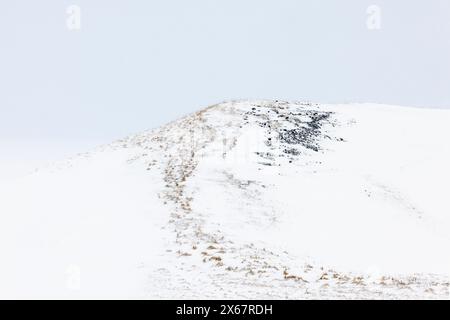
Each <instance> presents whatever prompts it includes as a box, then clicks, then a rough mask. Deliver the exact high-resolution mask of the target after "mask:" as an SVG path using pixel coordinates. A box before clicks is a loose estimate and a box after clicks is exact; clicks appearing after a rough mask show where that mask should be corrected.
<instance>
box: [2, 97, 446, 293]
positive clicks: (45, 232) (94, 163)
mask: <svg viewBox="0 0 450 320" xmlns="http://www.w3.org/2000/svg"><path fill="white" fill-rule="evenodd" d="M448 123H450V112H449V111H446V110H424V109H414V108H404V107H393V106H382V105H368V104H366V105H361V104H354V105H316V104H311V103H303V102H293V103H289V102H282V101H252V102H248V101H236V102H229V103H222V104H219V105H215V106H212V107H209V108H206V109H204V110H202V111H200V112H197V113H195V114H192V115H189V116H187V117H185V118H182V119H180V120H178V121H175V122H172V123H170V124H168V125H166V126H164V127H162V128H160V129H157V130H153V131H149V132H144V133H142V134H138V135H135V136H132V137H129V138H126V139H123V140H121V141H117V142H115V143H113V144H111V145H109V146H105V147H102V148H99V149H98V150H96V151H94V152H92V153H88V154H83V155H79V156H77V157H74V158H73V159H70V160H68V161H66V162H64V163H60V164H59V165H55V166H51V167H48V168H45V169H43V170H40V171H38V172H36V173H35V174H33V175H31V176H28V177H26V178H23V179H21V180H19V181H16V182H15V183H8V184H4V185H3V186H1V188H0V192H1V197H2V198H1V203H0V252H2V259H1V265H0V298H194V299H195V298H250V299H253V298H275V299H318V298H345V299H353V298H362V299H394V298H423V299H436V298H444V299H448V298H449V286H450V254H449V250H448V248H449V247H450V204H449V201H448V196H447V195H448V190H449V187H450V170H448V167H447V166H448V163H450V144H449V143H448V140H447V139H448V137H449V135H450V132H449V131H450V129H449V127H448Z"/></svg>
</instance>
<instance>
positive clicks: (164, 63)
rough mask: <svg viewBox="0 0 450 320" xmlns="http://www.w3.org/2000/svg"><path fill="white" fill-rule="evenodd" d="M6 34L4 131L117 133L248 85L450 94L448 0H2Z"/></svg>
mask: <svg viewBox="0 0 450 320" xmlns="http://www.w3.org/2000/svg"><path fill="white" fill-rule="evenodd" d="M69 5H76V6H78V7H79V8H80V9H81V29H80V30H69V28H68V27H67V23H66V22H67V21H66V20H67V19H68V14H67V13H66V10H67V7H68V6H69ZM370 5H376V6H378V8H379V9H380V10H381V11H380V20H379V21H380V22H381V24H380V27H381V28H380V29H375V30H370V29H368V27H367V19H368V18H369V14H368V13H367V8H368V7H369V6H370ZM0 41H1V47H0V88H1V89H0V141H18V140H20V141H31V140H34V141H46V140H61V141H73V140H77V141H95V143H97V142H108V141H110V140H112V139H115V138H119V137H122V136H124V135H127V134H130V133H134V132H139V131H141V130H145V129H148V128H152V127H155V126H159V125H161V124H163V123H165V122H167V121H169V120H172V119H174V118H177V117H179V116H181V115H183V114H185V113H188V112H192V111H194V110H197V109H199V108H201V107H204V106H207V105H210V104H213V103H217V102H220V101H223V100H229V99H241V98H249V99H252V98H274V99H287V100H291V99H292V100H301V99H306V100H313V101H317V102H379V103H387V104H401V105H413V106H427V107H428V106H429V107H450V90H449V88H450V86H449V85H450V58H449V57H450V1H448V0H428V1H422V0H413V1H411V0H409V1H407V0H386V1H366V0H343V1H336V0H328V1H325V0H322V1H317V0H303V1H300V0H276V1H275V0H271V1H266V0H244V1H243V0H221V1H219V0H190V1H183V0H164V1H152V0H140V1H139V0H127V1H123V0H122V1H119V0H71V1H62V0H41V1H35V0H2V1H1V2H0ZM86 146H87V145H86ZM81 147H82V148H83V147H84V145H82V146H81Z"/></svg>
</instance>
